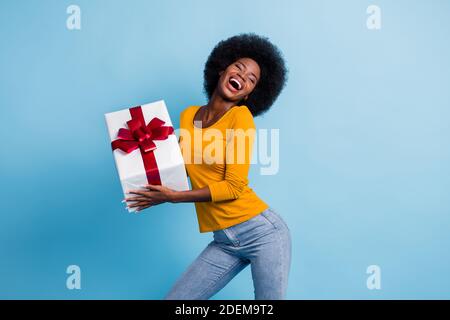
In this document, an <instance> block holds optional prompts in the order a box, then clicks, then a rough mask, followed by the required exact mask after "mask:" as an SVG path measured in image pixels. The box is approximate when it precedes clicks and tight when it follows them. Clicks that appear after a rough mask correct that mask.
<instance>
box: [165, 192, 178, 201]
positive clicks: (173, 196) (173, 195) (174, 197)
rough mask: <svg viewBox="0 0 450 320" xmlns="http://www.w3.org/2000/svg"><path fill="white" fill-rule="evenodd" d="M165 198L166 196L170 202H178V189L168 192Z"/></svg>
mask: <svg viewBox="0 0 450 320" xmlns="http://www.w3.org/2000/svg"><path fill="white" fill-rule="evenodd" d="M167 198H168V199H167V200H168V202H171V203H177V202H180V197H179V192H178V191H172V192H169V193H168V195H167Z"/></svg>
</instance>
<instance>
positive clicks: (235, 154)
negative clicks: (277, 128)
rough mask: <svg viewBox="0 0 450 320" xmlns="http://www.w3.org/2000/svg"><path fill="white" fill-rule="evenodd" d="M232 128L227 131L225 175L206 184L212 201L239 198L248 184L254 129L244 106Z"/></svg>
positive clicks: (251, 118) (250, 117)
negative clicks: (219, 179) (221, 178)
mask: <svg viewBox="0 0 450 320" xmlns="http://www.w3.org/2000/svg"><path fill="white" fill-rule="evenodd" d="M230 129H232V130H229V131H228V132H227V139H226V149H225V150H226V156H225V161H226V162H225V177H224V179H223V180H222V181H217V182H212V183H210V184H209V185H208V187H209V189H210V192H211V199H212V202H219V201H225V200H232V199H237V198H239V196H240V194H241V193H242V191H243V190H244V188H245V186H246V185H247V184H248V172H249V169H250V162H251V156H252V150H253V143H254V140H255V135H256V129H255V123H254V120H253V116H252V114H251V112H250V111H249V110H248V109H247V108H246V109H242V111H241V112H239V113H238V114H237V116H236V118H235V121H234V123H233V125H232V128H230Z"/></svg>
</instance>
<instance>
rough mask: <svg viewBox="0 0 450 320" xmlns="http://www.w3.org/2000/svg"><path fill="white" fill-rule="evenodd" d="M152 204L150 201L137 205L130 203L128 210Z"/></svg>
mask: <svg viewBox="0 0 450 320" xmlns="http://www.w3.org/2000/svg"><path fill="white" fill-rule="evenodd" d="M149 204H151V202H149V201H148V200H146V201H137V202H135V203H129V204H127V206H128V208H135V207H142V206H146V205H149Z"/></svg>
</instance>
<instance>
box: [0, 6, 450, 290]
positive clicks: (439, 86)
mask: <svg viewBox="0 0 450 320" xmlns="http://www.w3.org/2000/svg"><path fill="white" fill-rule="evenodd" d="M70 4H77V5H79V6H80V8H81V23H82V24H81V26H82V28H81V30H79V31H69V30H68V29H67V28H66V19H67V17H68V15H67V13H66V8H67V7H68V6H69V5H70ZM371 4H376V5H378V6H380V8H381V13H382V28H381V30H378V31H374V30H368V29H367V27H366V19H367V17H368V14H367V13H366V8H367V6H369V5H371ZM248 31H252V32H256V33H259V34H262V35H266V36H268V37H269V38H270V39H271V40H272V41H273V42H274V43H276V44H277V45H278V46H279V47H280V48H281V49H282V51H283V52H284V55H285V57H286V60H287V63H288V66H289V69H290V73H289V83H288V85H287V87H286V89H285V90H284V91H283V93H282V95H281V96H280V98H279V99H278V100H277V102H276V104H275V105H274V107H273V108H272V109H271V111H270V112H268V113H267V114H265V115H264V116H262V117H258V118H256V125H257V126H258V127H259V128H267V129H270V128H280V140H281V141H280V170H279V172H278V174H277V175H272V176H262V175H260V174H259V167H258V166H256V165H255V166H254V167H252V169H251V176H250V181H251V186H252V187H253V189H254V190H255V191H256V192H257V193H258V195H260V196H261V197H262V198H263V199H264V200H265V201H266V202H268V203H269V204H270V205H271V206H272V207H273V208H275V209H276V210H277V211H278V212H279V213H280V214H281V215H282V216H283V217H284V218H285V220H286V221H287V223H288V224H289V226H290V229H291V232H292V236H293V261H292V268H291V276H290V284H289V290H288V298H289V299H314V298H319V299H352V298H358V299H380V298H385V299H394V298H400V299H402V298H404V299H411V298H424V299H428V298H438V299H439V298H447V299H448V298H450V272H449V271H450V255H449V247H450V233H449V230H450V215H449V213H450V203H449V201H448V200H449V199H448V191H449V189H450V184H449V180H450V179H449V176H450V175H449V174H450V161H449V160H450V157H449V150H450V148H449V146H448V137H449V135H450V128H449V123H450V122H449V120H448V119H449V107H450V92H449V90H448V88H449V85H450V63H449V57H450V42H449V41H448V40H449V32H450V2H448V1H445V0H442V1H438V0H435V1H425V0H422V1H406V0H403V1H362V0H353V1H332V0H330V1H312V0H311V1H298V0H295V1H261V0H257V1H256V0H255V1H234V0H228V1H206V0H205V1H167V0H165V1H138V0H135V1H111V0H108V1H106V0H104V1H99V0H96V1H92V0H89V1H87V0H85V1H82V0H78V1H75V2H72V1H70V2H69V1H15V0H14V1H12V0H9V1H1V4H0V41H1V50H0V64H1V65H0V68H1V73H0V118H1V120H2V121H1V126H0V134H1V136H2V148H1V157H0V174H1V193H0V194H1V199H2V202H1V203H2V208H1V210H0V212H1V214H0V298H27V299H28V298H38V299H41V298H57V299H91V298H99V299H109V298H113V299H118V298H124V299H160V298H162V297H163V295H164V294H165V293H166V292H167V291H168V290H169V288H170V287H171V285H172V284H173V283H174V281H175V280H176V279H177V277H178V276H179V275H180V274H181V273H182V272H183V271H184V270H185V268H186V267H187V266H188V265H189V263H190V262H191V261H192V260H193V259H194V258H195V257H196V256H197V255H198V254H199V253H200V251H201V250H202V249H203V248H204V247H205V246H206V245H207V243H208V242H209V241H211V240H212V234H211V233H204V234H200V233H199V232H198V225H197V220H196V216H195V211H194V207H193V204H177V205H174V204H164V205H161V206H158V207H155V208H153V209H151V210H146V211H145V213H143V214H141V215H132V214H127V212H126V211H125V209H124V207H123V204H121V203H120V200H121V199H122V193H121V188H120V185H119V180H118V176H117V172H116V169H115V165H114V161H113V157H112V154H111V150H110V145H109V140H108V135H107V130H106V126H105V121H104V117H103V114H104V113H106V112H111V111H115V110H118V109H121V108H123V107H127V106H132V105H136V104H141V103H146V102H151V101H155V100H159V99H164V100H165V101H166V103H167V105H168V107H169V111H170V113H171V115H172V118H173V121H174V125H175V126H177V125H178V124H179V122H178V121H179V119H178V115H179V112H180V111H181V110H182V109H183V108H185V107H186V106H188V105H190V104H203V103H205V102H206V100H205V97H204V95H203V93H202V82H203V79H202V72H203V65H204V63H205V61H206V58H207V56H208V54H209V52H210V51H211V49H212V48H213V46H214V45H215V44H216V43H217V42H218V41H220V40H222V39H225V38H227V37H229V36H232V35H235V34H238V33H241V32H248ZM71 264H76V265H78V266H80V268H81V273H82V277H81V286H82V289H81V290H68V289H67V288H66V278H67V277H68V275H67V274H66V268H67V266H69V265H71ZM373 264H374V265H378V266H380V268H381V290H369V289H368V288H367V287H366V279H367V277H368V274H366V268H367V267H368V266H369V265H373ZM231 298H236V299H253V287H252V281H251V274H250V268H247V269H246V270H244V271H243V272H242V273H241V274H239V275H238V276H237V277H236V278H235V279H233V281H232V282H230V284H229V285H228V286H227V287H225V288H224V289H223V290H222V291H221V292H219V293H218V294H217V295H216V296H215V297H214V299H231Z"/></svg>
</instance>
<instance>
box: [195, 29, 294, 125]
mask: <svg viewBox="0 0 450 320" xmlns="http://www.w3.org/2000/svg"><path fill="white" fill-rule="evenodd" d="M240 58H251V59H253V60H255V61H256V62H257V63H258V65H259V68H260V70H261V77H260V80H259V82H258V83H257V85H256V87H255V89H254V90H253V91H252V93H251V94H250V95H249V96H248V99H247V100H245V105H246V106H247V107H248V108H249V109H250V111H251V113H252V114H253V116H258V115H260V114H262V113H264V112H266V111H267V110H269V108H270V107H271V106H272V104H273V103H274V102H275V100H276V99H277V97H278V95H279V94H280V93H281V90H282V89H283V88H284V86H285V84H286V81H287V73H288V70H287V68H286V65H285V62H284V59H283V55H282V53H281V51H280V50H279V49H278V48H277V47H276V46H275V45H273V44H272V43H271V42H270V41H269V39H268V38H267V37H263V36H259V35H256V34H254V33H244V34H239V35H236V36H233V37H231V38H228V39H226V40H222V41H220V42H219V43H218V44H217V45H216V46H215V47H214V49H213V50H212V52H211V54H210V55H209V57H208V60H207V61H206V64H205V69H204V71H203V76H204V84H203V86H204V91H205V93H206V95H207V96H208V98H209V99H210V98H211V96H212V94H213V92H214V90H215V89H216V87H217V83H218V81H219V78H220V75H219V72H220V71H222V70H225V69H226V68H227V67H228V66H229V65H230V64H232V63H233V62H235V61H236V60H238V59H240ZM241 102H243V101H241ZM241 102H240V103H241Z"/></svg>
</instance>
